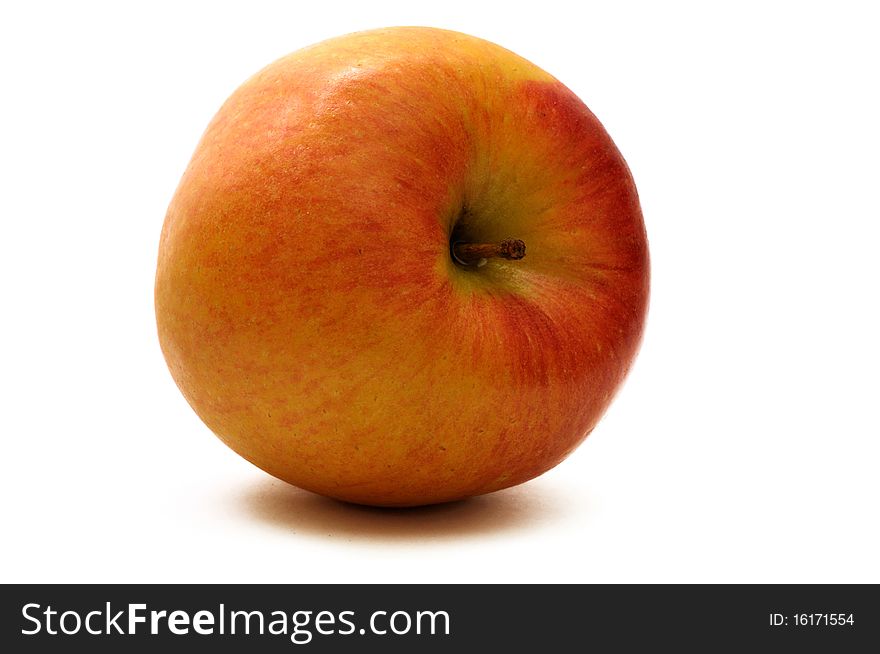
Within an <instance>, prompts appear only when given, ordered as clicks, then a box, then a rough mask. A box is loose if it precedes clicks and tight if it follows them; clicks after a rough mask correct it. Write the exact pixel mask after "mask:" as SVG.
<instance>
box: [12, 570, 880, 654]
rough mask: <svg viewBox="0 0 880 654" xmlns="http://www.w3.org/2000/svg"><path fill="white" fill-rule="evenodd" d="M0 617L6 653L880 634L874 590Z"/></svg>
mask: <svg viewBox="0 0 880 654" xmlns="http://www.w3.org/2000/svg"><path fill="white" fill-rule="evenodd" d="M0 611H2V613H0V615H2V634H0V647H2V651H5V652H55V651H58V652H61V651H68V650H70V649H72V648H83V651H88V652H120V651H162V652H177V651H180V652H184V651H186V652H190V651H192V650H193V648H194V647H198V648H206V649H204V651H210V652H241V651H247V652H295V651H307V652H347V651H352V652H355V651H357V652H373V651H376V652H379V651H381V652H449V651H471V650H470V648H475V647H489V648H491V651H504V650H505V649H506V650H508V651H515V652H520V651H532V650H542V649H545V650H546V651H586V650H588V649H590V648H594V647H602V648H603V649H607V648H613V649H614V650H615V651H636V648H639V651H652V650H653V649H654V648H661V647H662V648H663V650H664V651H665V650H666V649H667V648H671V650H672V651H714V650H715V649H716V648H717V647H718V646H724V647H725V648H727V647H731V646H739V647H744V648H745V647H747V648H749V651H754V650H756V649H757V651H765V648H767V649H768V650H769V648H793V647H797V648H798V650H799V651H856V650H859V651H864V648H865V647H867V646H869V645H870V644H871V643H873V645H874V646H876V644H877V643H878V642H880V626H878V625H880V595H878V592H877V586H873V585H786V586H771V585H735V586H719V585H673V586H661V585H650V586H649V585H623V586H621V585H595V586H584V585H562V586H551V585H494V586H466V585H465V586H462V585H387V586H382V585H271V586H265V585H199V586H182V585H181V586H178V585H131V586H126V585H20V586H16V585H7V586H3V587H2V604H0ZM646 645H648V646H649V649H648V650H645V649H644V648H645V646H646ZM461 648H465V649H461ZM547 648H550V649H547ZM197 651H203V650H202V649H199V650H197ZM783 651H788V650H787V649H786V650H783Z"/></svg>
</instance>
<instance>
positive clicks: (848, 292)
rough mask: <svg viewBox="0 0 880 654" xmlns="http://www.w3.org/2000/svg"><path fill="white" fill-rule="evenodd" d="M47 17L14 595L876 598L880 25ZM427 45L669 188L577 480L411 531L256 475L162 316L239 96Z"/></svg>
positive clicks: (785, 11)
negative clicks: (360, 45) (167, 589)
mask: <svg viewBox="0 0 880 654" xmlns="http://www.w3.org/2000/svg"><path fill="white" fill-rule="evenodd" d="M18 4H19V7H18V8H16V9H9V5H4V9H3V10H2V15H0V72H2V78H0V84H2V86H0V89H2V91H0V93H2V101H0V118H2V119H0V139H2V140H0V197H2V203H0V220H2V229H0V284H2V301H0V307H2V308H0V312H2V316H3V317H2V320H0V333H2V339H0V348H2V351H0V355H2V358H0V374H2V378H0V380H2V393H0V397H2V416H0V431H2V445H3V449H2V459H0V462H2V474H0V501H2V523H0V524H2V531H3V534H4V535H3V538H2V544H0V548H2V556H0V580H2V581H3V582H13V581H16V582H19V581H20V582H49V581H94V582H99V581H109V582H159V581H169V582H170V581H180V582H195V581H202V582H208V581H210V582H246V581H249V582H306V581H309V582H343V581H344V582H349V581H355V582H360V581H376V582H392V581H403V582H431V581H440V582H469V581H474V582H490V581H491V582H517V581H526V582H538V581H544V582H568V581H572V582H868V581H870V582H875V583H876V582H880V557H878V556H877V552H878V551H880V527H878V499H880V476H878V462H880V420H878V403H880V398H878V395H880V394H878V390H880V378H878V364H880V348H878V334H880V314H878V312H880V310H878V304H880V291H878V282H880V273H878V266H877V261H878V256H877V250H878V242H880V226H878V224H880V221H878V219H880V209H878V192H877V188H878V182H880V160H878V148H880V130H878V117H880V98H878V77H877V75H878V72H877V71H878V68H877V66H878V62H880V47H878V38H877V27H878V24H880V23H878V20H877V17H876V16H874V15H872V12H871V11H870V9H869V8H870V7H871V3H867V2H866V3H864V4H856V3H846V2H843V3H823V4H821V5H820V4H808V3H790V4H789V3H781V2H777V3H765V2H762V3H755V4H750V3H746V4H741V3H738V4H736V5H730V7H731V8H730V9H728V10H722V9H719V8H710V5H711V6H713V7H718V6H720V5H719V3H692V4H681V3H673V4H670V3H647V2H646V3H638V4H633V3H608V4H607V5H606V4H604V3H603V4H591V3H574V2H568V3H560V2H551V1H548V0H541V2H532V3H519V4H517V3H513V2H504V3H499V2H495V3H489V2H474V1H473V0H469V1H468V2H454V1H451V0H444V1H443V2H437V3H418V2H379V1H377V0H371V1H370V2H339V0H336V1H334V2H317V3H306V2H302V3H294V2H255V1H253V0H250V1H248V2H240V3H235V4H224V3H204V4H197V3H183V2H174V3H168V4H161V3H144V5H143V6H141V7H139V8H136V7H135V6H134V5H132V4H130V3H118V4H110V3H108V4H105V5H96V4H85V3H65V4H62V3H58V4H57V5H45V4H42V3H37V2H34V3H18ZM612 4H613V6H611V5H612ZM25 7H26V8H25ZM734 7H736V8H734ZM831 7H833V9H832V8H831ZM400 24H416V25H432V26H437V27H446V28H451V29H457V30H460V31H465V32H469V33H472V34H474V35H477V36H481V37H483V38H487V39H489V40H492V41H495V42H497V43H500V44H502V45H504V46H505V47H508V48H510V49H512V50H514V51H515V52H517V53H519V54H521V55H523V56H525V57H526V58H528V59H531V60H532V61H534V62H535V63H536V64H538V65H539V66H541V67H542V68H544V69H546V70H548V71H549V72H551V73H553V74H554V75H556V76H557V77H558V78H559V79H561V80H562V81H563V82H565V83H566V84H567V85H568V86H569V87H571V88H572V89H573V90H574V91H575V92H576V93H577V94H578V95H580V96H581V97H582V98H583V99H584V101H585V102H586V103H587V104H588V105H589V106H590V107H591V108H592V109H593V111H594V112H595V113H596V114H597V115H598V116H599V118H600V119H601V120H602V121H603V122H604V124H605V126H606V127H607V129H608V130H609V132H610V133H611V135H612V136H613V138H614V139H615V141H616V142H617V144H618V146H619V148H620V149H621V151H622V152H623V154H624V156H625V157H626V158H627V160H628V161H629V164H630V166H631V168H632V171H633V173H634V176H635V178H636V182H637V184H638V186H639V191H640V194H641V198H642V203H643V209H644V214H645V219H646V223H647V227H648V232H649V237H650V242H651V247H652V257H653V293H652V304H651V312H650V317H649V323H648V329H647V334H646V339H645V342H644V345H643V348H642V352H641V355H640V357H639V359H638V361H637V363H636V366H635V368H634V369H633V372H632V374H631V376H630V378H629V380H628V382H627V384H626V386H625V387H624V389H623V391H622V392H621V394H620V395H619V396H618V399H617V401H616V403H615V404H614V405H613V407H612V408H611V410H610V411H609V413H608V414H607V415H606V417H605V419H604V420H603V421H602V423H600V425H599V427H598V428H597V429H596V431H595V432H594V434H593V435H592V436H591V437H590V438H589V439H588V440H587V442H586V443H585V444H584V445H583V446H582V447H581V448H580V449H579V450H578V451H577V452H576V453H575V454H574V455H573V456H571V457H570V458H569V459H568V460H567V461H565V462H564V463H563V464H562V465H560V466H559V467H558V468H556V469H555V470H553V471H551V472H549V473H547V474H546V475H544V476H543V477H541V478H540V479H537V480H535V481H533V482H530V483H528V484H525V485H523V486H520V487H518V488H515V489H512V490H509V491H504V492H500V493H497V494H495V495H492V496H487V497H482V498H478V499H475V500H471V501H467V502H463V503H458V504H454V505H448V506H440V507H433V508H427V509H418V510H411V511H383V510H376V509H367V508H357V507H352V506H347V505H343V504H339V503H336V502H332V501H329V500H325V499H322V498H319V497H316V496H313V495H310V494H308V493H305V492H302V491H299V490H297V489H294V488H292V487H288V486H286V485H285V484H283V483H281V482H278V481H275V480H273V479H271V478H269V477H267V476H266V475H265V474H264V473H262V472H261V471H259V470H257V469H255V468H253V467H252V466H251V465H250V464H248V463H246V462H245V461H244V460H242V459H240V458H239V457H238V456H237V455H235V454H234V453H232V452H231V451H230V450H227V449H226V448H225V447H224V446H223V445H222V444H221V443H220V442H219V440H217V439H216V438H215V437H214V436H213V435H212V434H211V433H210V432H209V431H208V430H207V428H205V427H204V426H203V425H202V424H201V422H200V421H199V420H198V418H197V417H196V416H195V414H194V413H193V412H192V411H191V410H190V409H189V407H188V405H187V404H186V402H185V401H184V400H183V398H182V396H181V395H180V393H179V392H178V390H177V388H176V387H175V385H174V383H173V381H172V379H171V376H170V375H169V374H168V371H167V369H166V367H165V363H164V360H163V358H162V355H161V352H160V350H159V347H158V342H157V338H156V333H155V323H154V317H153V307H152V290H153V275H154V272H155V257H156V251H157V246H158V238H159V232H160V229H161V225H162V220H163V218H164V212H165V209H166V207H167V204H168V202H169V200H170V199H171V195H172V193H173V191H174V189H175V186H176V184H177V182H178V180H179V178H180V175H181V174H182V172H183V170H184V168H185V166H186V164H187V162H188V160H189V157H190V155H191V153H192V151H193V148H194V147H195V145H196V142H197V140H198V138H199V136H200V135H201V132H202V130H203V129H204V128H205V126H206V125H207V123H208V121H209V119H210V118H211V116H212V115H213V114H214V112H215V111H216V110H217V109H218V108H219V106H220V104H221V103H222V101H223V100H224V99H225V98H226V97H227V96H228V95H229V94H230V93H231V92H232V91H233V90H234V88H235V87H236V86H237V85H238V84H239V83H240V82H242V81H243V80H244V79H245V78H247V77H248V76H250V75H251V74H252V73H253V72H255V71H256V70H258V69H259V68H261V67H262V66H264V65H265V64H267V63H269V62H270V61H272V60H274V59H276V58H277V57H279V56H282V55H284V54H286V53H287V52H289V51H292V50H295V49H298V48H300V47H303V46H305V45H308V44H310V43H313V42H315V41H319V40H322V39H324V38H328V37H331V36H335V35H338V34H343V33H346V32H350V31H355V30H359V29H367V28H371V27H382V26H388V25H400Z"/></svg>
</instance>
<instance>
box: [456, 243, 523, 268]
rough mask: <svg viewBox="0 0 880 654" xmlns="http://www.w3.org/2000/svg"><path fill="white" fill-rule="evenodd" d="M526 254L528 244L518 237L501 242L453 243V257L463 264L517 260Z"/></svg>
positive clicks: (479, 264) (478, 265)
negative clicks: (493, 260)
mask: <svg viewBox="0 0 880 654" xmlns="http://www.w3.org/2000/svg"><path fill="white" fill-rule="evenodd" d="M524 256H526V244H525V243H523V242H522V241H521V240H519V239H518V238H506V239H504V240H503V241H501V242H500V243H453V244H452V257H453V258H454V259H455V260H456V261H457V262H458V263H460V264H461V265H462V266H474V265H475V266H477V267H478V268H479V267H480V266H484V265H486V261H488V260H489V259H494V258H499V259H509V260H513V261H515V260H517V259H522V258H523V257H524Z"/></svg>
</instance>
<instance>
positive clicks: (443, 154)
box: [155, 28, 649, 506]
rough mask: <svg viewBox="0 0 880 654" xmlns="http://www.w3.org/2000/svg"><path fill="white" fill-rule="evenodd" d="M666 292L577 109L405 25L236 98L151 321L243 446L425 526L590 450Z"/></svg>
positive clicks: (290, 62)
mask: <svg viewBox="0 0 880 654" xmlns="http://www.w3.org/2000/svg"><path fill="white" fill-rule="evenodd" d="M523 251H524V256H523ZM648 273H649V267H648V248H647V241H646V237H645V229H644V224H643V221H642V215H641V211H640V208H639V201H638V196H637V194H636V188H635V185H634V183H633V180H632V177H631V175H630V172H629V170H628V168H627V166H626V163H625V162H624V160H623V158H622V157H621V155H620V153H619V152H618V150H617V148H616V147H615V145H614V143H613V142H612V140H611V139H610V138H609V136H608V134H607V133H606V132H605V130H604V129H603V127H602V125H601V124H600V123H599V121H598V120H597V119H596V117H595V116H594V115H593V114H592V113H591V112H590V110H589V109H588V108H587V107H586V106H585V105H584V104H583V102H581V101H580V100H579V99H578V98H577V97H576V96H575V95H574V94H573V93H572V92H571V91H570V90H569V89H568V88H566V87H565V86H564V85H563V84H562V83H560V82H559V81H558V80H556V79H555V78H553V77H552V76H550V75H549V74H547V73H545V72H544V71H542V70H541V69H539V68H537V67H536V66H535V65H533V64H531V63H529V62H528V61H526V60H524V59H522V58H521V57H519V56H517V55H515V54H513V53H511V52H509V51H507V50H505V49H503V48H501V47H499V46H497V45H494V44H492V43H488V42H486V41H483V40H480V39H477V38H474V37H470V36H466V35H464V34H459V33H455V32H449V31H444V30H438V29H429V28H392V29H384V30H376V31H370V32H363V33H357V34H352V35H348V36H343V37H340V38H336V39H332V40H329V41H326V42H323V43H320V44H318V45H314V46H311V47H308V48H305V49H303V50H300V51H298V52H295V53H293V54H291V55H289V56H287V57H285V58H283V59H281V60H279V61H277V62H275V63H273V64H271V65H269V66H268V67H267V68H265V69H263V70H262V71H260V72H259V73H257V74H256V75H255V76H254V77H252V78H251V79H249V80H248V81H247V82H245V83H244V84H243V85H242V86H241V87H240V88H239V89H238V90H237V91H235V93H234V94H233V95H232V96H231V97H230V98H229V100H227V102H226V103H225V104H224V105H223V107H222V108H221V109H220V111H219V113H218V114H217V115H216V117H215V118H214V119H213V121H212V122H211V123H210V125H209V126H208V128H207V131H206V132H205V134H204V135H203V137H202V140H201V142H200V143H199V145H198V148H197V149H196V152H195V154H194V156H193V158H192V162H191V163H190V165H189V167H188V168H187V170H186V172H185V174H184V176H183V179H182V180H181V182H180V185H179V187H178V189H177V191H176V194H175V195H174V198H173V200H172V202H171V205H170V207H169V209H168V214H167V216H166V219H165V224H164V228H163V230H162V236H161V243H160V249H159V259H158V270H157V274H156V289H155V302H156V316H157V321H158V332H159V339H160V343H161V347H162V351H163V353H164V355H165V358H166V360H167V362H168V366H169V368H170V370H171V374H172V376H173V377H174V379H175V381H176V382H177V384H178V386H179V387H180V390H181V391H182V392H183V395H184V396H185V398H186V399H187V401H188V402H189V403H190V405H191V406H192V407H193V409H194V410H195V411H196V413H197V414H198V415H199V416H200V417H201V418H202V420H203V421H204V422H205V423H206V424H207V426H208V427H209V428H210V429H211V430H212V431H213V432H214V433H215V434H216V435H217V436H218V437H219V438H220V439H222V440H223V442H224V443H226V444H227V445H228V446H229V447H231V448H232V449H233V450H235V451H236V452H238V453H239V454H240V455H241V456H243V457H244V458H245V459H247V460H248V461H250V462H252V463H253V464H255V465H257V466H259V467H260V468H262V469H263V470H265V471H266V472H268V473H270V474H272V475H274V476H276V477H278V478H280V479H283V480H285V481H287V482H290V483H291V484H294V485H296V486H299V487H301V488H304V489H308V490H310V491H314V492H316V493H321V494H323V495H327V496H330V497H334V498H339V499H342V500H347V501H351V502H357V503H363V504H372V505H387V506H408V505H419V504H429V503H436V502H444V501H449V500H455V499H458V498H464V497H468V496H472V495H478V494H481V493H489V492H492V491H496V490H499V489H502V488H505V487H508V486H512V485H514V484H519V483H521V482H524V481H526V480H528V479H531V478H533V477H535V476H537V475H540V474H541V473H543V472H545V471H546V470H548V469H550V468H552V467H553V466H555V465H556V464H558V463H559V462H560V461H562V460H563V459H564V458H565V457H566V456H567V455H568V454H569V453H571V452H572V450H574V449H575V447H577V446H578V444H579V443H581V441H582V440H583V439H584V438H585V437H586V436H587V434H589V433H590V431H591V430H592V429H593V427H594V426H595V425H596V423H597V421H598V420H599V419H600V417H601V416H602V414H603V412H604V411H605V410H606V408H607V407H608V405H609V403H610V401H611V399H612V396H613V395H614V393H615V391H616V389H618V387H619V386H620V384H621V382H622V381H623V379H624V377H625V375H626V374H627V371H628V370H629V368H630V365H631V363H632V361H633V359H634V357H635V355H636V352H637V349H638V346H639V343H640V340H641V335H642V329H643V324H644V319H645V313H646V306H647V301H648V286H649V284H648V282H649V274H648Z"/></svg>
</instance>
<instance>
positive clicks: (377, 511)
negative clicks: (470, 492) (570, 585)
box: [239, 479, 584, 541]
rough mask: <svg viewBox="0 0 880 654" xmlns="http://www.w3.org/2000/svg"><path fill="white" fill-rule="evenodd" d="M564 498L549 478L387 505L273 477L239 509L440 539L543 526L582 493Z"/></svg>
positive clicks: (313, 527) (313, 531)
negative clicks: (436, 500) (348, 499)
mask: <svg viewBox="0 0 880 654" xmlns="http://www.w3.org/2000/svg"><path fill="white" fill-rule="evenodd" d="M573 500H575V498H572V497H570V496H565V497H563V495H562V493H561V492H560V491H559V490H558V489H556V488H554V487H552V486H549V485H548V484H547V483H545V482H539V483H536V482H532V483H528V484H524V485H522V486H517V487H515V488H510V489H506V490H503V491H498V492H495V493H491V494H489V495H482V496H479V497H472V498H470V499H466V500H461V501H458V502H450V503H447V504H436V505H431V506H423V507H415V508H405V509H393V508H392V509H389V508H377V507H369V506H360V505H357V504H347V503H344V502H339V501H337V500H332V499H328V498H326V497H322V496H320V495H315V494H313V493H310V492H308V491H304V490H300V489H298V488H296V487H294V486H290V485H288V484H285V483H284V482H281V481H277V480H275V479H266V480H261V481H260V482H259V483H257V484H254V485H252V486H249V487H247V488H245V489H244V492H243V493H242V494H241V495H240V497H239V501H240V508H241V509H242V510H243V512H245V513H246V514H248V515H249V516H250V517H252V518H254V519H256V520H258V521H261V522H263V523H266V524H268V525H271V526H273V527H277V528H278V529H282V530H284V531H288V532H290V533H291V534H296V535H310V536H321V537H341V538H346V539H348V540H355V539H358V540H385V541H406V540H410V541H436V540H442V539H457V538H462V537H471V536H481V535H491V534H494V533H498V532H505V531H518V530H530V529H540V528H542V527H544V526H549V525H551V524H554V523H557V522H558V521H560V520H561V519H563V518H564V517H565V515H566V514H568V513H569V511H570V510H573V509H574V510H580V509H583V507H577V506H572V505H573V504H574V505H577V504H583V503H584V500H583V498H577V501H573Z"/></svg>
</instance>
